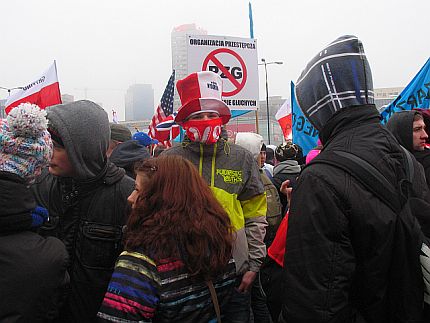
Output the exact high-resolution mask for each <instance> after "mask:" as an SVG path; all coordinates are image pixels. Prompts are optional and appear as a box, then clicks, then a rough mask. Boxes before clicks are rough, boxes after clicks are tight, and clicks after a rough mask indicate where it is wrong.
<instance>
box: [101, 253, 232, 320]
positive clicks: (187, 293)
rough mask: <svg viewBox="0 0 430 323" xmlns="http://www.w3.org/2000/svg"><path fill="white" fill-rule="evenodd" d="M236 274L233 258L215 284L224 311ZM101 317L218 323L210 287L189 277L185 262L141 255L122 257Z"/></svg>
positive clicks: (124, 254)
mask: <svg viewBox="0 0 430 323" xmlns="http://www.w3.org/2000/svg"><path fill="white" fill-rule="evenodd" d="M236 278H237V277H236V273H235V265H234V260H233V259H232V260H231V261H230V262H229V263H228V265H227V267H226V271H225V273H224V274H223V275H221V276H220V277H218V278H217V279H215V280H214V281H213V284H214V287H215V290H216V292H217V297H218V301H219V304H220V308H221V313H222V312H223V309H224V308H225V307H226V306H227V304H228V301H229V299H230V296H231V294H232V293H233V290H234V286H235V282H236ZM97 315H98V317H99V318H100V319H101V320H102V321H110V322H122V323H125V322H216V314H215V308H214V305H213V303H212V299H211V295H210V292H209V288H208V287H207V285H206V283H205V282H204V281H202V280H196V279H193V278H192V277H190V276H189V274H188V272H187V270H186V268H185V266H184V263H183V262H182V261H181V260H177V259H176V260H175V259H164V260H162V261H159V262H155V261H154V260H152V259H151V258H149V257H147V256H146V255H144V254H142V253H139V252H129V251H124V252H123V253H122V254H121V255H120V256H119V258H118V261H117V263H116V266H115V271H114V273H113V275H112V279H111V281H110V283H109V287H108V290H107V292H106V294H105V297H104V300H103V303H102V306H101V308H100V311H99V313H98V314H97Z"/></svg>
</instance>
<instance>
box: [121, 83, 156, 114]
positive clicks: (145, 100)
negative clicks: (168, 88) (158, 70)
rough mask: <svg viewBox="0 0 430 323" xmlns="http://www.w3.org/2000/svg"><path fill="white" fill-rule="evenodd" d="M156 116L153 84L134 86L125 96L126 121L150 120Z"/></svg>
mask: <svg viewBox="0 0 430 323" xmlns="http://www.w3.org/2000/svg"><path fill="white" fill-rule="evenodd" d="M153 115H154V90H153V89H152V85H151V84H133V85H131V86H130V87H129V88H128V90H127V93H126V94H125V120H126V121H133V120H149V119H151V118H152V116H153Z"/></svg>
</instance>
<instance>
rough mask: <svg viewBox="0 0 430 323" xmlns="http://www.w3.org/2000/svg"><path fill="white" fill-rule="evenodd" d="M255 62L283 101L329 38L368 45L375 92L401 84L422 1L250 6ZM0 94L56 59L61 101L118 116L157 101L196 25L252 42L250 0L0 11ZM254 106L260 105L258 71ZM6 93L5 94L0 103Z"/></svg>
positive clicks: (81, 1)
mask: <svg viewBox="0 0 430 323" xmlns="http://www.w3.org/2000/svg"><path fill="white" fill-rule="evenodd" d="M252 6H253V18H254V37H255V38H256V39H257V42H258V43H257V47H258V56H259V60H260V59H261V58H265V59H266V61H268V62H269V61H283V62H284V64H283V65H270V66H268V77H269V92H270V95H282V96H283V97H287V96H289V90H290V89H289V82H290V80H293V81H296V80H297V78H298V76H299V75H300V72H301V70H302V69H303V68H304V67H305V65H306V63H307V62H308V61H309V60H310V59H311V58H312V57H313V56H314V55H315V54H316V53H317V52H318V51H319V50H320V49H321V48H322V47H324V46H325V45H327V44H328V43H330V42H331V41H333V40H334V39H335V38H337V37H339V36H341V35H345V34H352V35H356V36H358V37H359V38H360V39H361V40H362V41H363V44H364V49H365V51H366V54H367V57H368V60H369V62H370V65H371V68H372V72H373V81H374V86H375V87H395V86H396V87H397V86H406V84H407V83H409V81H410V80H411V79H412V77H413V76H414V75H415V74H416V73H417V72H418V70H419V69H420V68H421V67H422V66H423V65H424V63H425V62H426V60H427V59H428V57H429V56H430V41H429V40H428V28H429V27H428V26H429V23H428V21H429V14H430V1H428V0H408V1H400V0H373V1H370V0H360V1H357V0H355V1H350V0H334V1H322V0H296V1H291V0H253V1H252ZM0 13H1V18H0V43H1V44H2V48H1V54H0V59H1V63H0V86H2V87H7V88H11V87H15V86H22V85H25V84H27V83H29V82H31V81H33V80H34V79H35V78H36V77H38V76H39V75H40V74H41V73H42V72H43V71H44V70H45V69H46V68H47V67H48V66H49V65H50V64H51V63H52V61H53V60H54V59H55V60H56V61H57V69H58V77H59V81H60V88H61V92H62V93H67V94H72V95H74V96H75V99H83V98H84V93H85V91H84V88H87V98H88V99H91V100H93V101H96V102H101V103H103V107H104V108H105V109H106V110H107V111H108V113H109V116H110V117H111V109H112V108H115V109H116V110H117V112H118V115H119V118H120V120H123V118H124V94H125V91H126V89H127V88H128V87H129V86H130V85H131V84H133V83H149V84H152V86H153V88H154V102H155V104H157V103H158V102H159V100H160V97H161V95H162V92H163V90H164V87H165V85H166V83H167V80H168V78H169V76H170V73H171V48H170V37H171V31H172V29H173V28H174V27H175V26H178V25H181V24H187V23H196V24H197V26H199V27H201V28H203V29H205V30H207V31H208V34H209V35H227V36H235V37H249V20H248V1H247V0H246V1H245V0H219V1H202V0H177V1H168V0H154V1H149V0H121V1H119V0H117V1H113V0H105V1H100V0H98V1H96V0H73V1H64V0H55V1H54V0H38V1H36V0H27V1H7V2H6V1H2V3H1V6H0ZM259 73H260V93H259V95H260V98H264V97H265V87H264V71H263V69H262V68H261V67H260V71H259ZM6 97H7V92H6V91H3V90H1V91H0V98H6Z"/></svg>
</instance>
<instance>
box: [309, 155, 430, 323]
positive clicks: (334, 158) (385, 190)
mask: <svg viewBox="0 0 430 323" xmlns="http://www.w3.org/2000/svg"><path fill="white" fill-rule="evenodd" d="M402 148H403V147H402ZM403 155H404V161H405V170H406V178H403V179H401V180H400V182H399V183H398V187H394V186H393V185H392V184H391V183H390V182H389V181H388V180H387V179H386V178H385V177H384V176H383V175H382V174H381V173H380V172H379V171H378V169H377V168H376V167H374V166H373V165H371V164H370V163H368V162H367V161H365V160H364V159H362V158H360V157H358V156H356V155H354V154H352V153H349V152H345V151H332V154H329V155H326V154H320V155H319V156H317V157H316V158H315V159H314V160H313V161H312V162H311V163H310V164H309V165H307V167H309V166H310V165H312V164H317V163H319V164H328V165H331V166H334V167H337V168H340V169H342V170H344V171H345V172H347V173H348V174H350V175H351V176H352V177H354V178H355V179H356V180H358V181H359V182H360V183H361V184H362V185H363V186H364V187H366V189H368V190H369V191H370V192H372V193H373V194H374V195H375V196H376V197H378V198H379V199H380V200H381V201H382V202H383V203H385V204H386V205H387V206H388V207H390V208H391V209H392V210H393V211H394V212H395V213H396V214H397V218H396V224H395V233H394V242H393V254H392V258H391V266H390V268H391V269H390V273H389V277H388V279H389V283H388V291H387V296H388V299H387V301H388V302H389V304H390V320H389V322H393V323H394V322H399V323H400V322H426V321H425V319H424V317H423V299H424V282H423V275H422V271H421V270H422V269H421V264H420V253H421V248H422V246H423V243H424V242H426V243H427V240H426V237H425V235H424V234H423V232H422V229H421V226H420V223H419V222H418V220H417V217H416V214H415V213H416V212H415V211H418V209H419V208H422V207H423V206H422V204H421V202H420V201H421V200H420V199H418V198H415V197H414V194H413V192H412V180H413V178H414V166H413V162H412V157H411V155H410V153H409V152H408V151H407V150H406V149H405V148H403ZM424 207H425V206H424ZM427 207H428V206H427ZM423 211H425V212H426V213H427V214H428V212H430V209H427V210H421V212H423Z"/></svg>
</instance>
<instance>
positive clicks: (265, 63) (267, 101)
mask: <svg viewBox="0 0 430 323" xmlns="http://www.w3.org/2000/svg"><path fill="white" fill-rule="evenodd" d="M261 61H262V63H260V64H258V65H264V72H265V75H266V118H267V137H268V138H269V145H270V118H269V82H268V81H267V65H270V64H278V65H281V64H283V62H280V61H278V62H266V59H264V58H262V59H261Z"/></svg>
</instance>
